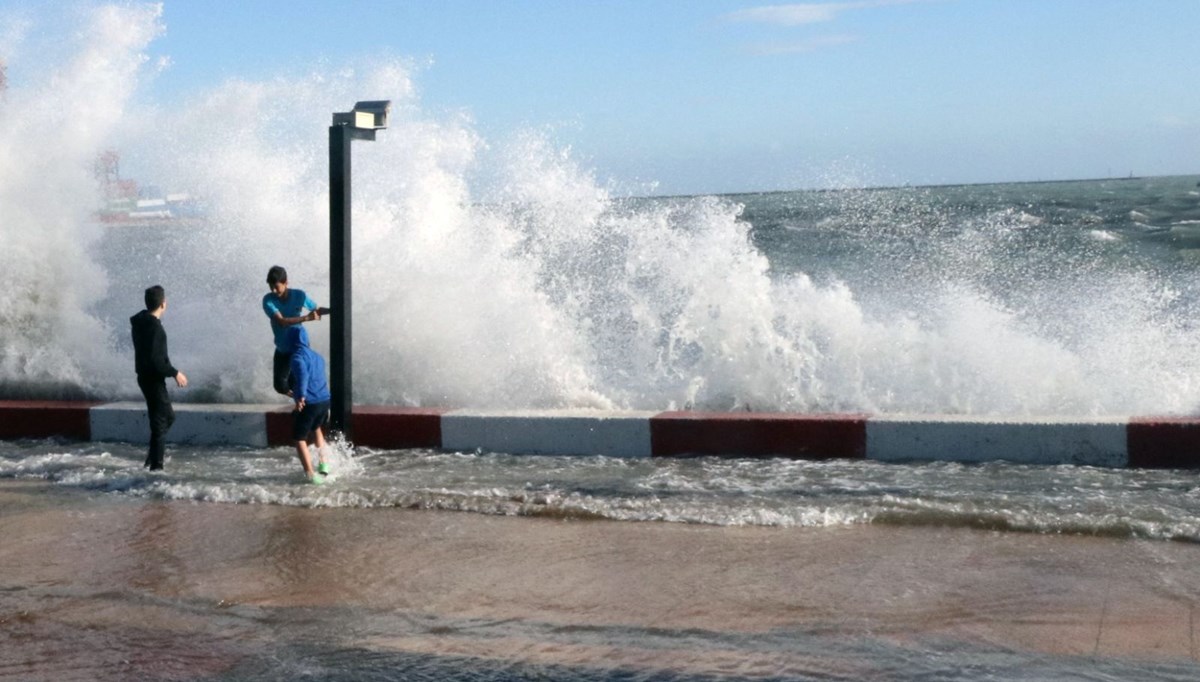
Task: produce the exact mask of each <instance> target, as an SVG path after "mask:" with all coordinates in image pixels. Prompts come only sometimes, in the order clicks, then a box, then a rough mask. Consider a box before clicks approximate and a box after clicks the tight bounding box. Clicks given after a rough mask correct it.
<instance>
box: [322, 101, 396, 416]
mask: <svg viewBox="0 0 1200 682" xmlns="http://www.w3.org/2000/svg"><path fill="white" fill-rule="evenodd" d="M391 108H392V103H391V101H390V100H371V101H364V102H357V103H355V105H354V108H353V109H351V110H350V111H347V112H342V113H334V114H333V125H331V126H329V285H330V286H329V288H330V306H331V307H332V309H333V314H332V316H331V320H332V321H331V325H330V326H331V327H332V328H331V329H330V334H331V338H330V344H329V346H330V348H329V373H330V377H329V379H330V381H329V383H330V392H331V393H332V394H333V404H332V405H331V409H330V412H331V414H330V417H331V421H332V422H333V424H332V427H333V430H334V431H341V432H342V434H343V435H344V436H345V437H346V439H347V440H352V439H353V435H354V434H353V427H352V424H351V417H350V414H351V410H352V405H353V395H354V388H353V379H352V371H351V370H352V366H353V365H352V362H351V357H350V356H351V352H350V351H351V333H350V331H351V314H350V313H351V295H350V292H351V276H350V273H351V269H350V141H351V140H374V139H375V131H376V130H382V129H384V128H387V124H388V114H389V113H390V112H391Z"/></svg>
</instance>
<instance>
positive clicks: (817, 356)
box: [0, 5, 1200, 415]
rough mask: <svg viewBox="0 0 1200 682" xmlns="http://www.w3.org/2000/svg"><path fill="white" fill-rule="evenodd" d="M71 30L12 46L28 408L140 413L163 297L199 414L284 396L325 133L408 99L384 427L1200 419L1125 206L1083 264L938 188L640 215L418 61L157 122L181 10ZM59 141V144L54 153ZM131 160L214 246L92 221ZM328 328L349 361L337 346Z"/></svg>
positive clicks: (358, 165) (371, 264) (22, 390)
mask: <svg viewBox="0 0 1200 682" xmlns="http://www.w3.org/2000/svg"><path fill="white" fill-rule="evenodd" d="M64 21H65V19H64ZM77 21H78V30H77V31H74V32H73V33H71V34H72V35H77V36H78V37H76V38H73V39H70V40H67V41H65V42H64V44H63V45H61V46H60V49H59V50H58V52H54V53H51V54H52V55H57V56H56V57H55V59H56V60H57V61H53V62H52V63H50V64H49V66H47V67H46V68H45V69H40V68H36V67H35V65H33V64H32V62H33V60H32V58H31V57H29V56H27V55H25V54H24V53H22V52H21V51H20V50H17V49H15V48H11V47H10V48H7V49H8V50H9V51H10V56H9V76H10V81H11V87H10V89H9V90H8V92H7V96H6V98H5V100H4V101H3V102H2V103H0V131H3V132H0V135H4V142H5V144H3V145H2V148H3V150H4V151H2V152H0V210H2V211H3V212H4V214H3V216H2V217H3V220H0V230H2V231H3V238H4V242H5V248H4V249H3V250H2V251H0V266H2V267H0V278H2V279H0V281H2V282H3V284H4V290H5V291H6V292H8V295H6V296H5V297H4V301H0V319H2V321H3V324H0V341H2V347H3V351H4V352H3V357H2V359H0V391H2V392H3V394H4V395H5V396H7V397H28V396H32V395H46V394H50V395H70V394H87V395H92V396H96V397H100V398H136V397H137V392H136V388H135V387H134V385H133V382H132V380H131V378H130V371H129V367H130V366H131V364H132V359H131V352H130V349H129V346H128V341H127V340H126V336H127V331H126V329H127V327H126V325H127V322H126V318H127V317H128V316H129V315H130V314H131V313H133V312H134V311H135V310H136V309H137V307H138V301H139V300H140V294H141V291H142V289H143V288H144V287H145V286H147V285H149V284H151V283H155V282H157V283H162V284H164V285H165V286H166V287H167V290H168V298H169V301H170V306H171V307H170V312H169V313H168V316H167V318H166V320H165V323H166V326H167V329H168V331H169V333H170V337H171V350H172V358H173V360H174V361H175V364H176V365H177V366H179V367H180V368H181V369H183V370H184V371H186V372H187V373H188V375H189V377H190V378H191V380H192V384H193V385H192V387H191V388H189V389H188V391H185V392H180V393H179V397H180V399H184V400H212V401H231V402H232V401H238V402H242V401H249V402H254V401H268V400H272V399H274V396H273V394H272V393H271V390H270V380H269V376H268V374H269V371H270V370H269V367H270V361H269V355H270V340H269V338H270V337H269V332H268V329H267V324H266V321H265V320H264V319H263V316H262V313H261V310H260V308H259V303H258V301H259V299H260V298H261V295H262V294H263V293H265V286H264V285H263V282H262V280H263V276H264V275H265V272H266V270H267V268H268V267H269V266H270V265H272V264H275V263H281V264H284V265H286V266H287V267H288V269H289V271H290V273H291V275H292V283H293V285H294V286H298V287H301V288H304V289H306V290H307V291H308V292H309V293H310V294H312V295H313V296H314V297H315V298H316V299H317V300H318V301H320V302H322V303H325V302H327V300H328V293H329V292H328V288H327V287H326V285H325V282H326V281H327V279H328V271H327V250H326V248H327V246H326V238H325V236H324V235H325V234H326V231H327V222H328V214H327V210H328V209H327V182H328V180H327V169H326V155H325V145H326V138H325V129H326V127H327V125H328V121H329V115H330V113H331V112H333V111H337V110H342V109H345V108H346V107H347V106H349V105H350V104H351V103H352V102H354V101H356V100H358V99H364V98H390V99H392V100H393V102H394V106H395V110H394V120H393V123H392V125H391V127H390V128H389V129H388V130H386V131H384V132H382V133H380V135H379V139H378V140H377V141H376V142H373V143H369V144H366V143H359V144H356V146H355V160H354V164H355V195H354V229H355V254H356V255H355V272H356V284H355V291H354V296H355V301H356V304H355V305H356V310H357V311H358V313H357V315H356V318H355V348H354V351H355V367H356V370H357V373H356V377H355V389H356V396H355V397H356V400H357V401H358V402H360V403H368V404H369V403H381V404H404V405H425V406H431V405H436V406H447V407H463V406H470V407H508V408H515V407H563V406H565V407H592V408H635V409H666V408H684V407H696V408H710V409H745V408H750V409H755V410H794V411H833V410H850V411H865V412H935V413H936V412H951V413H974V414H1017V415H1041V414H1105V415H1108V414H1117V415H1119V414H1127V413H1186V412H1191V411H1194V410H1195V408H1196V405H1197V404H1200V382H1195V381H1192V380H1191V379H1190V378H1189V376H1188V373H1187V372H1182V371H1180V368H1181V367H1194V366H1200V350H1198V349H1197V346H1196V344H1194V343H1193V342H1192V331H1193V325H1192V324H1191V323H1190V322H1189V321H1188V319H1187V316H1186V315H1183V314H1182V311H1181V303H1180V301H1184V302H1186V301H1188V300H1190V298H1189V297H1188V296H1187V295H1184V293H1186V292H1184V291H1183V289H1182V288H1181V286H1182V285H1180V283H1179V282H1178V281H1177V280H1172V279H1170V278H1164V277H1163V276H1162V275H1163V273H1162V272H1159V271H1157V270H1155V269H1154V268H1153V267H1149V268H1147V267H1142V266H1137V267H1133V266H1131V265H1130V264H1128V263H1124V262H1122V263H1117V264H1116V266H1115V267H1114V266H1113V263H1112V257H1111V255H1110V253H1111V252H1110V251H1108V250H1106V249H1111V248H1118V247H1120V248H1124V247H1121V246H1120V245H1121V244H1123V243H1125V241H1126V240H1123V239H1122V240H1113V239H1110V238H1109V237H1107V236H1102V235H1109V234H1114V233H1113V232H1109V231H1104V230H1100V229H1099V228H1098V227H1097V226H1096V224H1095V221H1097V220H1107V218H1102V217H1100V214H1101V213H1103V212H1104V211H1105V210H1108V211H1110V212H1111V211H1115V210H1117V209H1108V208H1104V207H1101V208H1096V207H1094V206H1091V205H1090V204H1089V205H1088V206H1087V210H1086V211H1084V210H1083V209H1080V211H1081V212H1080V213H1079V214H1078V215H1079V216H1081V217H1077V218H1076V220H1077V223H1076V224H1074V225H1073V226H1068V227H1071V228H1072V229H1073V230H1074V231H1075V232H1077V233H1078V234H1080V235H1081V238H1080V239H1077V240H1074V241H1070V242H1063V241H1054V239H1055V235H1059V234H1061V233H1062V231H1063V230H1062V228H1063V226H1062V225H1060V224H1059V223H1058V222H1056V220H1057V219H1056V218H1054V216H1053V215H1049V214H1048V209H1047V208H1046V207H1047V206H1049V207H1053V206H1056V205H1057V204H1054V203H1052V202H1051V203H1047V204H1045V205H1042V204H1036V205H1035V204H1034V203H1029V204H1028V205H1024V206H1014V205H1011V202H1009V204H1007V205H1002V206H998V207H996V208H994V209H993V208H987V207H984V208H979V207H975V209H977V210H975V209H973V210H971V211H960V210H958V208H959V207H957V206H956V205H954V204H950V203H948V202H947V201H945V200H943V199H942V198H939V197H942V195H937V194H934V193H931V192H929V191H921V190H911V191H902V190H898V191H893V192H856V191H843V192H836V193H825V194H808V195H789V196H785V197H783V198H778V197H777V198H773V199H772V198H767V199H762V200H761V201H759V200H756V199H754V198H753V197H724V198H714V197H697V198H678V199H658V200H625V199H620V198H615V196H614V192H613V191H612V190H611V189H610V188H609V187H608V186H607V184H606V183H605V182H604V181H602V180H598V179H597V178H596V177H594V174H593V173H592V172H590V171H589V170H588V169H587V168H586V167H583V166H581V165H580V164H579V163H578V162H577V161H575V160H574V159H573V158H572V156H571V154H570V152H569V151H568V150H566V149H564V148H562V147H561V146H560V145H557V144H555V143H554V141H553V140H552V139H549V138H548V136H546V135H544V134H538V133H534V132H526V133H522V134H518V135H515V136H513V137H512V138H511V139H500V140H484V139H482V138H481V137H480V136H479V134H478V133H477V132H476V131H475V129H474V127H473V124H472V122H471V121H470V120H469V119H468V118H466V117H463V116H459V115H448V116H442V117H435V116H431V115H430V114H427V113H425V112H424V111H422V109H421V103H420V98H419V92H418V88H417V84H416V80H415V79H416V78H417V75H418V72H417V71H416V70H415V69H414V68H413V67H412V66H411V65H410V64H409V63H407V62H405V61H403V60H391V61H388V60H384V61H383V62H382V65H373V66H371V67H368V68H358V67H355V66H353V65H344V66H335V67H330V66H320V65H319V66H315V67H313V68H312V69H311V70H310V71H309V72H306V73H299V74H290V75H287V74H285V75H281V76H279V77H277V78H272V79H268V80H263V81H248V80H231V81H229V82H227V83H224V84H222V85H220V86H218V87H215V88H213V89H211V90H204V91H198V92H193V93H189V94H188V95H187V96H186V97H185V100H186V101H185V102H184V103H183V104H182V105H180V104H179V103H176V102H170V103H167V102H146V101H144V98H138V97H136V96H135V94H136V93H138V92H139V90H138V88H139V86H140V85H141V84H142V83H143V82H145V81H146V80H147V79H149V78H152V77H164V78H169V77H170V71H169V69H168V70H167V71H166V72H164V73H163V74H161V75H160V74H159V73H158V69H157V67H156V65H155V63H153V61H152V60H149V59H148V57H147V56H146V55H147V54H148V50H149V46H150V44H151V41H152V40H153V39H154V37H155V36H156V35H158V34H159V33H160V32H161V31H162V29H163V27H162V24H161V18H160V9H159V8H158V7H156V6H149V7H146V6H137V5H119V6H100V7H98V8H95V9H93V10H90V11H89V12H88V13H86V15H85V16H84V17H83V18H82V19H78V20H77ZM58 28H60V27H58V26H55V25H54V24H53V22H52V21H51V22H50V23H48V24H47V25H42V26H34V27H33V28H32V29H30V35H35V36H36V35H39V34H38V31H39V30H40V31H47V30H52V29H58ZM61 34H64V32H62V31H56V35H61ZM422 76H423V77H432V76H426V75H424V74H422ZM80 103H83V106H84V107H85V110H84V112H82V113H81V112H80V110H79V106H80ZM68 105H69V106H68ZM66 112H71V113H70V114H69V115H68V114H67V113H66ZM76 121H87V122H88V123H87V125H86V126H85V125H81V124H78V123H76ZM47 128H49V129H58V128H63V129H64V131H65V132H64V134H62V135H58V136H55V137H54V138H49V137H46V138H45V139H42V138H41V137H39V135H35V134H32V133H31V131H33V130H35V129H36V130H43V129H47ZM110 147H118V148H120V149H121V151H122V153H123V158H124V159H125V161H126V167H128V168H132V169H136V174H137V175H138V176H139V177H142V178H145V179H153V180H154V181H155V182H156V183H158V184H160V185H162V186H164V187H167V188H173V189H177V190H186V191H188V192H191V193H192V194H194V195H196V196H198V197H200V198H201V199H202V201H203V203H204V205H205V206H206V215H205V218H204V220H203V221H202V222H201V223H200V224H190V223H189V224H187V225H183V226H176V227H165V228H144V229H142V230H137V229H135V228H108V229H105V228H102V227H100V226H98V225H97V224H96V223H95V221H93V220H91V219H90V217H89V214H90V212H91V211H92V210H93V209H94V208H95V207H96V206H97V205H98V204H99V202H100V197H99V195H98V192H97V190H96V187H95V182H94V181H93V179H92V177H91V175H90V172H91V165H92V163H93V160H94V159H95V157H96V155H97V154H98V153H100V152H101V151H103V150H105V149H108V148H110ZM1020 191H1024V192H1034V190H1031V189H1028V188H1026V189H1022V190H1020ZM1039 191H1040V190H1039ZM1030 196H1034V195H1033V194H1030ZM795 197H800V198H799V199H794V198H795ZM968 199H969V200H971V201H973V200H974V199H973V198H971V197H968V198H967V199H963V202H964V203H968ZM793 200H798V201H801V202H803V203H804V204H805V205H804V206H799V207H796V206H793V207H792V209H790V210H793V211H799V213H796V215H800V214H802V213H804V211H805V210H808V208H809V207H810V206H813V207H816V208H815V209H814V210H817V211H818V212H820V211H824V214H823V215H822V216H821V217H819V218H818V219H814V220H812V221H811V222H799V223H797V222H795V221H793V222H790V223H787V224H785V225H784V226H783V227H781V228H780V230H779V232H780V233H781V234H784V235H786V238H779V239H776V241H774V242H771V241H770V240H771V239H774V238H773V237H771V236H770V229H769V225H768V223H769V222H770V221H767V220H763V219H761V217H760V214H761V213H762V211H759V210H758V209H756V208H755V201H759V203H762V202H768V204H769V202H770V201H775V202H776V204H775V206H776V208H778V206H779V205H784V204H787V202H789V201H793ZM780 202H782V204H781V203H780ZM764 205H767V204H764ZM1081 205H1082V204H1081ZM1102 209H1103V210H1102ZM1129 210H1132V209H1127V210H1126V212H1128V211H1129ZM1134 212H1135V213H1137V214H1138V215H1139V216H1145V217H1146V219H1151V218H1152V217H1153V216H1154V215H1158V214H1155V213H1154V212H1153V211H1152V210H1151V209H1149V208H1146V209H1144V210H1141V211H1134ZM1105 215H1107V214H1105ZM1163 215H1166V214H1163ZM1089 216H1090V217H1089ZM785 222H786V221H785ZM812 235H817V237H815V238H813V239H810V237H811V236H812ZM789 239H790V240H791V241H788V240H789ZM806 240H808V241H806ZM1064 244H1067V245H1066V246H1064ZM839 249H842V250H841V251H839ZM856 249H858V251H856ZM793 252H795V253H796V254H799V256H803V253H801V252H807V253H808V254H810V256H811V254H819V257H818V256H812V257H809V258H808V259H807V260H805V259H804V258H799V256H797V257H798V258H799V260H795V261H794V260H793V259H792V256H793ZM852 253H858V254H860V255H859V256H857V257H856V258H858V260H855V258H848V257H846V254H852ZM821 254H823V255H821ZM797 263H800V264H799V265H797ZM310 331H311V332H313V337H314V344H315V346H316V347H317V348H318V350H325V349H327V347H328V344H327V340H328V339H327V336H326V335H327V326H326V325H324V324H314V325H310Z"/></svg>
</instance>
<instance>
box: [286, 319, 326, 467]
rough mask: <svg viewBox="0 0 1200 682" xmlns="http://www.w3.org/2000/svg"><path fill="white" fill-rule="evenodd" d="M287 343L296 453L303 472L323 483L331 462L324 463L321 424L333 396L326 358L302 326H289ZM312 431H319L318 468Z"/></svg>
mask: <svg viewBox="0 0 1200 682" xmlns="http://www.w3.org/2000/svg"><path fill="white" fill-rule="evenodd" d="M287 344H288V349H289V351H290V353H291V377H290V378H289V380H288V383H289V384H290V385H291V389H292V400H294V401H295V402H296V409H295V413H294V418H293V422H292V438H293V439H294V440H295V441H296V455H297V456H298V457H299V458H300V466H302V467H304V476H305V477H306V478H308V480H309V481H311V482H313V483H316V484H320V483H322V482H323V481H324V480H325V479H324V477H325V475H326V474H328V473H329V465H328V464H326V463H325V452H326V445H325V433H324V429H323V428H322V426H323V425H324V423H325V420H326V418H327V417H328V416H329V403H330V400H332V398H333V395H332V394H331V393H330V392H329V382H328V381H327V380H326V378H325V358H323V357H321V355H320V354H319V353H317V352H316V351H314V350H313V349H312V348H311V347H310V346H309V345H308V332H307V331H305V330H304V327H302V326H299V325H297V326H294V327H288V329H287ZM309 434H315V435H316V444H317V457H318V458H319V459H320V463H319V464H318V465H317V470H316V471H315V472H314V471H313V466H312V458H311V457H309V454H308V436H309Z"/></svg>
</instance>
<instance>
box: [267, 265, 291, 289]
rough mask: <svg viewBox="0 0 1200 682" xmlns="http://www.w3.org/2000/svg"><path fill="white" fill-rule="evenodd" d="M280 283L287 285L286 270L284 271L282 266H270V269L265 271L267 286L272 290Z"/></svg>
mask: <svg viewBox="0 0 1200 682" xmlns="http://www.w3.org/2000/svg"><path fill="white" fill-rule="evenodd" d="M280 282H283V283H284V284H287V270H284V269H283V266H282V265H272V266H271V269H270V270H267V286H269V287H271V288H274V287H275V285H276V284H279V283H280Z"/></svg>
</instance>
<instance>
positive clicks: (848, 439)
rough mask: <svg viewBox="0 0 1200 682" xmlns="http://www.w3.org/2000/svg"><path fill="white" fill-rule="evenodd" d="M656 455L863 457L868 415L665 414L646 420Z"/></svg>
mask: <svg viewBox="0 0 1200 682" xmlns="http://www.w3.org/2000/svg"><path fill="white" fill-rule="evenodd" d="M650 443H651V453H652V454H653V456H655V457H679V456H687V455H724V456H729V457H792V458H796V459H834V458H851V459H861V458H863V457H865V456H866V452H867V417H866V416H865V415H860V414H816V415H800V414H782V413H755V412H663V413H662V414H659V415H656V416H654V417H652V418H651V419H650Z"/></svg>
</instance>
